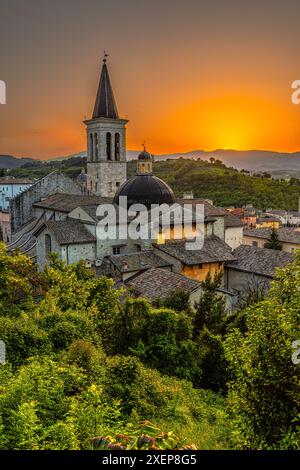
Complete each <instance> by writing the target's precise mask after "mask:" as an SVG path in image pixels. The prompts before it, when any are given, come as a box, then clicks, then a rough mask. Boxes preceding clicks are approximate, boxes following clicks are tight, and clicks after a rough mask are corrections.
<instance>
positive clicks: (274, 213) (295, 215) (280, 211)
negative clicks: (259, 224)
mask: <svg viewBox="0 0 300 470" xmlns="http://www.w3.org/2000/svg"><path fill="white" fill-rule="evenodd" d="M267 213H268V214H273V215H281V216H286V215H292V216H294V217H300V212H298V211H285V210H279V209H278V210H277V209H274V210H268V211H267Z"/></svg>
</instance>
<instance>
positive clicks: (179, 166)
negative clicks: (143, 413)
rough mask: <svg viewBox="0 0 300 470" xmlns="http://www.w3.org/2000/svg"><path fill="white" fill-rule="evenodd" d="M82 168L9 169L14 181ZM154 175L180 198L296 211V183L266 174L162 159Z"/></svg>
mask: <svg viewBox="0 0 300 470" xmlns="http://www.w3.org/2000/svg"><path fill="white" fill-rule="evenodd" d="M85 166H86V159H84V158H81V157H73V158H70V159H67V160H63V161H52V162H42V163H41V162H37V163H36V164H27V165H25V166H23V167H21V168H15V169H13V170H10V172H9V174H10V175H11V176H15V177H17V178H19V177H24V178H41V177H43V176H45V175H47V174H48V173H50V172H51V171H54V170H60V171H62V172H64V173H66V174H67V175H69V176H70V177H72V178H76V177H77V176H78V175H79V173H80V172H81V169H82V168H84V167H85ZM135 173H136V162H135V161H131V162H129V163H128V177H130V176H133V175H135ZM154 173H155V175H156V176H158V177H159V178H162V179H163V180H164V181H166V182H167V183H168V184H169V185H170V186H171V187H172V189H173V191H174V192H175V194H176V196H178V197H181V196H182V194H183V193H184V192H185V191H193V193H194V196H195V197H200V198H205V199H211V200H212V201H213V202H214V204H215V205H219V206H223V207H226V206H235V207H240V206H243V205H246V204H253V205H254V206H255V207H257V208H258V209H261V210H265V209H267V208H272V209H288V210H297V209H298V200H299V196H300V180H297V179H296V178H292V179H291V181H290V182H287V181H284V180H272V179H271V178H270V175H268V174H267V173H265V174H264V175H263V176H261V175H257V176H249V174H247V173H246V172H243V171H238V170H235V169H234V168H228V167H226V166H225V165H224V164H223V163H222V162H221V161H220V160H216V161H215V162H213V163H210V162H206V161H202V160H188V159H178V160H166V161H161V162H155V164H154Z"/></svg>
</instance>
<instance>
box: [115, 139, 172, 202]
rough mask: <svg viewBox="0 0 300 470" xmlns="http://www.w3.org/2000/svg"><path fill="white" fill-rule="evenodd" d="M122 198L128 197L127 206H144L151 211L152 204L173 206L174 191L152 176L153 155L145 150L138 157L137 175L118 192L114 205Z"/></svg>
mask: <svg viewBox="0 0 300 470" xmlns="http://www.w3.org/2000/svg"><path fill="white" fill-rule="evenodd" d="M120 196H126V197H127V206H128V207H130V206H132V205H133V204H144V205H145V206H146V207H147V208H148V209H151V205H152V204H173V203H174V202H175V196H174V193H173V191H172V189H171V188H170V187H169V186H168V185H167V183H165V182H164V181H163V180H161V179H160V178H157V177H156V176H154V175H153V174H152V155H151V154H150V153H148V152H147V151H146V149H145V148H144V150H143V152H141V153H140V154H139V156H138V162H137V175H136V176H133V177H132V178H130V179H129V180H127V181H126V182H125V183H124V184H123V185H122V186H121V187H120V188H119V190H118V191H117V193H116V195H115V197H114V203H116V204H118V203H119V198H120Z"/></svg>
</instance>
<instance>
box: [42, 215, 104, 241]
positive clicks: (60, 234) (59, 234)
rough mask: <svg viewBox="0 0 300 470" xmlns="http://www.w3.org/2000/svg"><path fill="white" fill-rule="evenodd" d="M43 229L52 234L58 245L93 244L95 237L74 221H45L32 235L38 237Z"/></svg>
mask: <svg viewBox="0 0 300 470" xmlns="http://www.w3.org/2000/svg"><path fill="white" fill-rule="evenodd" d="M44 228H48V229H49V230H51V232H52V233H53V234H54V236H55V238H56V240H57V242H58V243H59V245H71V244H74V245H75V244H81V243H93V242H95V241H96V237H95V236H94V235H93V234H92V233H91V232H89V230H88V229H87V228H86V227H85V226H84V224H83V223H82V222H80V221H79V220H75V219H65V220H57V221H47V222H45V223H44V224H43V225H42V226H41V227H39V228H38V229H37V231H36V232H35V233H34V235H36V236H37V235H38V234H39V233H41V231H43V229H44Z"/></svg>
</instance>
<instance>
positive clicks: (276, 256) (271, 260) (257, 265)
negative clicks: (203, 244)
mask: <svg viewBox="0 0 300 470" xmlns="http://www.w3.org/2000/svg"><path fill="white" fill-rule="evenodd" d="M233 254H234V256H235V258H236V261H235V262H233V263H229V264H227V268H230V269H235V270H238V271H247V272H251V273H254V274H260V275H263V276H268V277H273V276H274V274H275V269H276V268H281V267H283V266H285V265H286V264H288V263H291V262H292V261H293V255H292V254H291V253H286V252H285V251H278V250H270V249H268V248H258V247H256V246H248V245H241V246H239V247H238V248H236V249H235V250H234V251H233Z"/></svg>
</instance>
